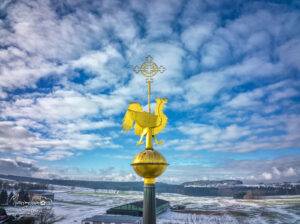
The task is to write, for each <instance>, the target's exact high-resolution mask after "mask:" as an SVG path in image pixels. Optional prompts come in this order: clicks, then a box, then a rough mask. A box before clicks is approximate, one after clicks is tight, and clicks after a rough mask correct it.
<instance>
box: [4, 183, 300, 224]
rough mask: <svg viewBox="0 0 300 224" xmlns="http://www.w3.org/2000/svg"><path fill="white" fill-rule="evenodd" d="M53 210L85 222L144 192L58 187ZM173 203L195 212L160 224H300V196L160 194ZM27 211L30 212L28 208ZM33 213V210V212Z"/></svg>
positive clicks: (64, 220)
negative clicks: (238, 197) (247, 197)
mask: <svg viewBox="0 0 300 224" xmlns="http://www.w3.org/2000/svg"><path fill="white" fill-rule="evenodd" d="M53 192H54V193H55V201H54V203H53V210H54V213H55V215H56V216H57V217H60V218H61V220H60V221H58V222H57V223H59V224H72V223H81V220H82V219H84V218H86V217H91V216H93V215H97V214H104V213H105V211H106V210H107V209H108V208H110V207H114V206H117V205H120V204H123V203H128V202H132V201H137V200H142V197H143V195H142V192H114V191H105V190H102V191H101V190H98V191H94V190H92V189H85V188H75V189H71V188H69V187H62V186H55V190H53ZM157 196H158V197H159V198H162V199H165V200H168V201H170V202H171V205H175V204H183V205H185V206H186V208H187V210H189V211H192V213H193V214H186V213H177V212H172V211H168V212H166V213H164V214H161V215H160V216H159V217H158V218H157V223H160V224H163V223H165V224H167V223H174V224H175V223H205V224H213V223H220V224H235V223H236V224H243V223H245V224H246V223H253V224H254V223H255V224H260V223H262V224H264V223H268V224H269V223H270V224H277V223H278V224H279V223H286V224H300V196H289V197H276V198H266V199H260V200H236V199H232V198H226V197H189V196H184V195H179V194H158V195H157ZM28 209H31V210H34V209H38V208H36V207H29V208H22V209H20V208H17V207H10V208H7V212H8V213H9V214H14V213H20V212H24V213H26V212H28ZM26 210H27V211H26ZM31 212H32V211H31Z"/></svg>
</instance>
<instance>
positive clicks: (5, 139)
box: [0, 0, 300, 183]
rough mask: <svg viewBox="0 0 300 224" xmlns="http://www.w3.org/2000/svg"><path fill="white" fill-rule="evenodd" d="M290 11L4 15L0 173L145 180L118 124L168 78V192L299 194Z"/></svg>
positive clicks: (214, 5) (296, 59) (118, 5)
mask: <svg viewBox="0 0 300 224" xmlns="http://www.w3.org/2000/svg"><path fill="white" fill-rule="evenodd" d="M299 12H300V4H299V2H298V1H279V0H277V1H275V0H273V1H271V0H270V1H242V0H241V1H238V0H236V1H226V0H224V1H208V0H207V1H204V0H202V1H198V0H197V1H193V0H185V1H181V0H174V1H96V0H94V1H93V0H90V1H79V0H72V1H71V0H62V1H59V0H52V1H51V0H26V1H25V0H24V1H23V0H18V1H11V0H4V1H1V2H0V127H1V128H0V171H1V173H7V174H17V175H26V176H35V177H57V178H72V179H92V180H96V179H97V180H117V181H129V180H130V181H131V180H140V178H139V177H137V176H135V174H134V172H133V170H132V169H131V167H130V165H129V164H130V162H131V160H132V158H133V156H134V155H135V154H136V153H137V152H138V151H140V150H142V147H138V146H136V145H135V142H136V141H137V140H138V139H137V136H134V134H133V132H130V133H124V132H122V130H121V123H122V118H123V116H124V113H125V111H126V108H127V105H128V104H129V103H130V102H132V101H138V102H140V103H141V104H142V105H146V103H147V102H146V100H147V96H146V83H145V79H144V78H143V77H142V76H141V75H138V74H135V73H133V70H132V68H133V66H134V65H139V64H141V63H142V62H143V61H144V58H145V57H146V56H147V55H152V57H153V58H154V60H155V61H156V62H157V64H159V65H163V66H164V67H166V68H167V70H166V71H165V72H164V73H163V74H159V75H158V76H157V77H156V78H155V80H154V83H153V86H152V87H153V94H152V99H153V100H154V98H156V97H167V98H168V99H169V101H168V104H167V107H166V110H165V113H166V114H167V115H168V117H169V123H168V126H167V128H166V129H165V132H164V133H162V134H161V135H160V136H159V138H160V139H163V140H164V141H165V144H164V145H161V146H155V148H156V149H157V150H159V151H161V152H162V153H163V154H164V155H165V156H166V158H167V160H168V162H169V163H170V166H169V168H168V170H167V171H166V172H165V174H164V175H163V176H162V177H160V181H164V182H177V183H180V182H183V181H190V180H196V179H240V180H243V181H244V182H249V183H254V182H277V181H298V180H300V153H299V149H300V135H299V133H300V92H299V89H300V88H299V87H300V79H299V71H300V29H299V23H300V13H299Z"/></svg>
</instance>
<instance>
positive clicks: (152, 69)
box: [133, 55, 166, 113]
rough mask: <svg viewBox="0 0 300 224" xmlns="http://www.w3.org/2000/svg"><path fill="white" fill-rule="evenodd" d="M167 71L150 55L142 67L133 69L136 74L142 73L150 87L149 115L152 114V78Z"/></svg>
mask: <svg viewBox="0 0 300 224" xmlns="http://www.w3.org/2000/svg"><path fill="white" fill-rule="evenodd" d="M165 70H166V68H165V67H164V66H158V65H157V64H156V63H155V62H153V58H152V57H151V56H150V55H148V56H147V57H146V58H145V62H144V63H143V64H142V65H140V66H138V65H136V66H134V68H133V71H134V72H136V73H142V75H143V76H145V77H146V80H147V85H148V113H151V106H150V96H151V82H152V77H154V76H155V75H156V74H157V73H158V72H160V73H163V72H164V71H165Z"/></svg>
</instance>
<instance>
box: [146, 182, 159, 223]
mask: <svg viewBox="0 0 300 224" xmlns="http://www.w3.org/2000/svg"><path fill="white" fill-rule="evenodd" d="M155 203H156V201H155V184H146V183H145V184H144V202H143V224H156V204H155Z"/></svg>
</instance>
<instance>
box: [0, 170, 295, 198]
mask: <svg viewBox="0 0 300 224" xmlns="http://www.w3.org/2000/svg"><path fill="white" fill-rule="evenodd" d="M0 178H2V179H9V180H15V181H19V182H34V183H40V184H52V185H62V186H71V187H84V188H91V189H107V190H119V191H143V182H115V181H86V180H61V179H42V178H33V177H22V176H14V175H4V174H0ZM156 190H157V192H158V193H177V194H183V195H189V196H228V197H233V196H235V195H244V194H246V193H247V192H254V193H255V194H256V195H259V196H272V195H300V184H299V183H276V184H258V185H244V184H243V183H242V181H239V180H221V181H192V182H186V183H183V184H179V185H176V184H166V183H157V184H156Z"/></svg>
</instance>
